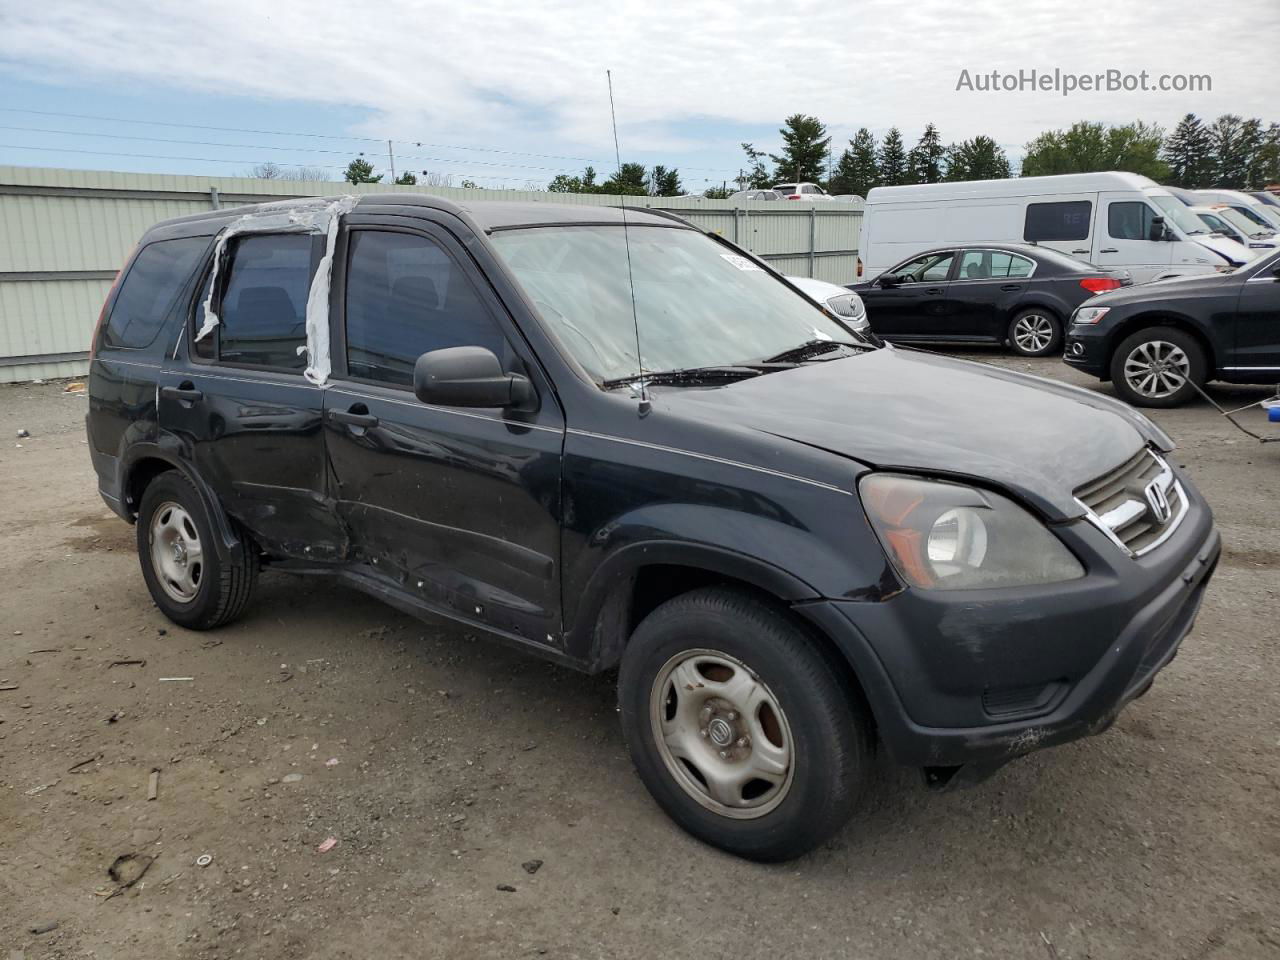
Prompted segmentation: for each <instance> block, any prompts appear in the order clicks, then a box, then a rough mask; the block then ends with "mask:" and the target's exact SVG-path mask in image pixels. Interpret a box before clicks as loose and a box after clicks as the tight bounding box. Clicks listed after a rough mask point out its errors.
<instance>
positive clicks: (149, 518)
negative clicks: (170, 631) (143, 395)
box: [137, 470, 258, 630]
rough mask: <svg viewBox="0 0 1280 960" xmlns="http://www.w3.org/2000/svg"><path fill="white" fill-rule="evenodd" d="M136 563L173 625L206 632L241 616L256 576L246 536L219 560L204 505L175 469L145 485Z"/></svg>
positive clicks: (256, 569) (156, 600)
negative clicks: (140, 566) (139, 564)
mask: <svg viewBox="0 0 1280 960" xmlns="http://www.w3.org/2000/svg"><path fill="white" fill-rule="evenodd" d="M137 526H138V559H139V561H140V562H141V564H142V576H143V579H145V580H146V582H147V589H148V590H150V591H151V599H153V600H154V601H155V602H156V606H158V607H159V608H160V610H161V611H162V612H163V613H164V615H165V616H166V617H168V618H169V619H170V620H172V621H173V622H174V623H176V624H179V625H181V626H184V627H190V628H191V629H193V630H208V629H210V628H212V627H218V626H221V625H222V624H224V623H228V622H230V621H231V620H234V619H235V618H236V617H238V616H240V614H241V613H242V612H243V611H244V608H245V605H246V604H248V602H249V597H250V595H251V594H252V592H253V587H254V583H255V582H256V580H257V574H258V558H257V557H256V556H255V555H254V552H253V549H252V545H251V544H250V542H249V540H248V538H247V537H244V536H241V537H240V542H239V544H237V546H236V547H235V548H234V549H233V550H231V551H230V555H229V556H228V557H227V558H226V559H225V560H224V559H222V558H221V557H219V556H218V551H217V549H216V548H215V546H214V542H213V538H214V532H213V524H212V523H211V522H210V519H209V512H208V510H207V509H206V508H205V504H204V500H203V498H202V497H201V496H200V494H199V493H198V492H197V491H196V488H195V487H194V486H193V485H192V483H191V481H190V480H188V479H187V478H186V477H185V476H183V475H182V474H181V473H179V472H178V471H177V470H170V471H168V472H166V473H162V474H161V475H160V476H158V477H156V478H155V479H154V480H152V481H151V483H150V484H149V485H148V486H147V489H146V491H145V492H144V493H143V495H142V503H141V504H140V506H139V509H138V524H137Z"/></svg>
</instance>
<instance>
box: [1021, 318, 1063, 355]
mask: <svg viewBox="0 0 1280 960" xmlns="http://www.w3.org/2000/svg"><path fill="white" fill-rule="evenodd" d="M1061 346H1062V321H1061V320H1059V319H1058V318H1057V317H1055V316H1054V315H1053V314H1052V313H1050V312H1049V311H1048V310H1045V309H1043V308H1041V307H1033V308H1031V309H1030V310H1023V311H1022V312H1021V313H1019V314H1018V315H1017V316H1016V317H1014V318H1013V320H1012V321H1010V323H1009V347H1010V349H1012V350H1013V352H1014V353H1018V354H1021V355H1022V356H1024V357H1043V356H1047V355H1048V354H1050V353H1053V352H1055V351H1056V350H1058V349H1059V348H1060V347H1061Z"/></svg>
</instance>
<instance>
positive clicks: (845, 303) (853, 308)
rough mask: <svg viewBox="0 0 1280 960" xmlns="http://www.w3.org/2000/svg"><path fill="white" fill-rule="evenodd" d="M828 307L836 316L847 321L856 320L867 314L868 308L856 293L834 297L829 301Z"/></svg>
mask: <svg viewBox="0 0 1280 960" xmlns="http://www.w3.org/2000/svg"><path fill="white" fill-rule="evenodd" d="M827 306H828V307H830V308H831V312H832V313H834V314H835V315H836V316H838V317H844V318H845V319H847V320H856V319H857V318H858V317H861V316H863V315H865V314H866V312H867V308H866V307H865V306H864V305H863V303H862V298H861V297H860V296H858V295H857V294H856V293H845V294H841V295H840V296H837V297H832V298H831V299H829V300H828V301H827Z"/></svg>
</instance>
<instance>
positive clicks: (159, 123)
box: [0, 107, 732, 174]
mask: <svg viewBox="0 0 1280 960" xmlns="http://www.w3.org/2000/svg"><path fill="white" fill-rule="evenodd" d="M0 111H3V112H6V113H26V114H31V115H33V116H40V117H64V118H68V119H75V120H98V121H103V122H106V123H133V124H142V125H147V126H153V127H183V128H185V129H189V130H216V131H219V132H222V133H249V134H254V135H257V136H268V137H310V138H313V139H322V140H341V141H348V142H353V141H354V142H360V143H379V144H380V143H385V142H386V139H387V138H386V137H357V136H345V135H340V134H333V133H302V132H296V131H281V130H254V129H251V128H247V127H217V126H211V125H208V124H199V123H177V122H170V121H167V120H133V119H130V118H128V117H104V116H100V115H95V114H89V113H63V112H60V111H56V110H30V109H27V108H25V107H0ZM5 129H35V128H21V127H11V128H5ZM49 132H52V131H49ZM75 133H76V135H78V136H111V135H110V134H89V133H82V132H80V131H75ZM139 139H146V138H139ZM159 142H172V143H183V142H186V143H199V142H200V141H177V140H174V141H159ZM396 142H398V143H412V144H413V145H414V146H415V147H427V148H429V149H438V150H471V151H475V152H480V153H498V154H505V155H507V156H514V157H534V158H537V159H541V160H572V161H574V162H575V163H589V164H592V165H597V164H598V165H601V166H604V165H607V164H608V161H601V160H592V159H590V158H587V157H570V156H565V155H563V154H556V153H530V152H527V151H522V150H506V149H503V148H501V147H480V146H469V145H465V144H449V143H427V142H426V141H420V140H406V139H401V140H398V141H396ZM209 145H210V146H216V144H209ZM228 146H232V144H228ZM267 149H275V148H267ZM278 149H284V148H278ZM299 149H303V148H299ZM333 152H341V151H333ZM427 159H430V158H427ZM450 162H452V161H450ZM476 162H480V161H476ZM511 166H515V165H514V164H511ZM524 169H526V170H535V169H551V168H549V167H541V168H539V167H525V168H524ZM683 169H685V170H697V171H700V172H703V173H721V174H722V173H725V169H724V168H721V167H684V168H683ZM729 172H730V173H732V171H729Z"/></svg>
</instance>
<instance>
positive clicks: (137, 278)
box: [103, 237, 209, 349]
mask: <svg viewBox="0 0 1280 960" xmlns="http://www.w3.org/2000/svg"><path fill="white" fill-rule="evenodd" d="M208 246H209V238H208V237H186V238H183V239H181V240H159V241H157V242H155V243H149V244H147V245H146V246H145V247H143V248H142V250H141V251H140V252H139V253H138V255H137V256H136V257H135V258H134V260H133V265H132V266H131V267H130V268H129V272H128V273H127V274H125V278H124V282H123V283H121V285H120V292H119V293H117V294H116V300H115V303H114V304H113V305H112V307H111V316H110V317H109V318H108V320H107V329H106V333H105V334H104V335H103V342H104V343H106V344H107V345H108V346H112V347H128V348H132V349H141V348H142V347H148V346H150V345H151V343H152V342H153V341H154V340H155V338H156V334H157V333H158V332H159V331H160V328H161V327H162V326H163V325H164V322H165V320H166V319H167V318H168V316H169V311H170V310H171V309H172V308H173V306H174V302H175V301H176V300H177V299H178V294H179V293H180V292H181V291H182V288H183V287H184V286H185V285H186V284H187V282H188V281H189V280H190V279H191V274H192V272H193V271H194V270H195V269H196V264H197V263H198V262H199V260H200V255H201V254H203V253H204V251H205V250H206V249H207V248H208Z"/></svg>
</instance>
